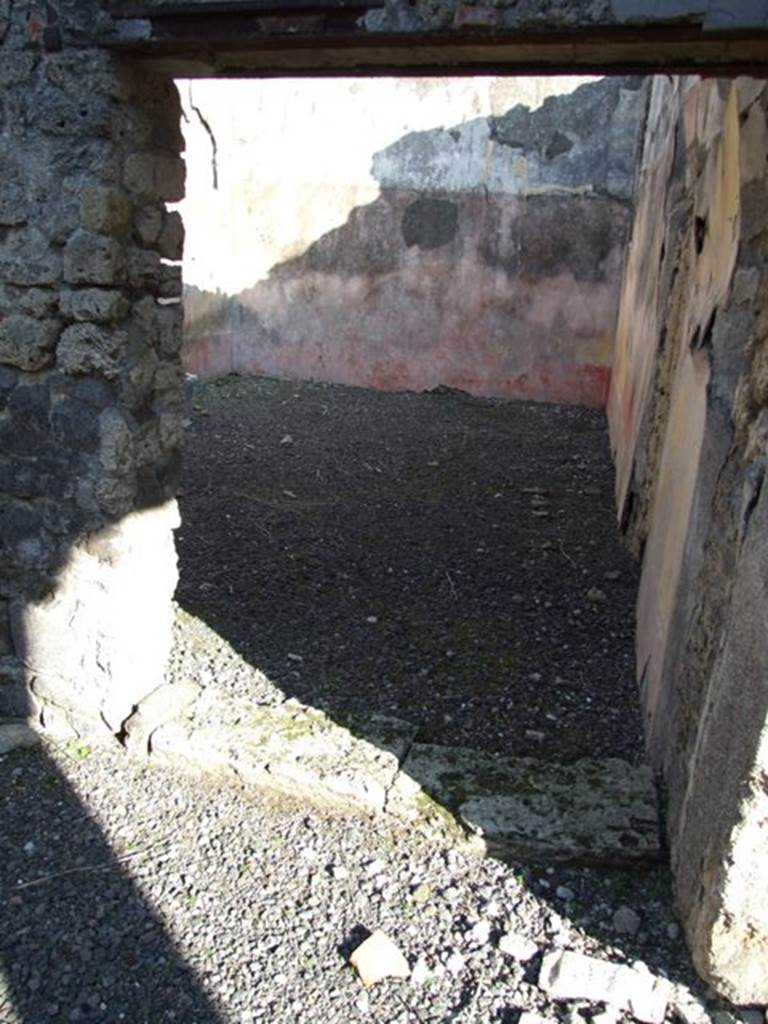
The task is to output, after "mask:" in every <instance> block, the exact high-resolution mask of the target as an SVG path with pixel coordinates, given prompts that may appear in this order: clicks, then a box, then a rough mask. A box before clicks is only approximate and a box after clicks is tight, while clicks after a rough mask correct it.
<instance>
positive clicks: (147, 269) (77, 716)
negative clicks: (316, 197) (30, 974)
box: [0, 5, 184, 734]
mask: <svg viewBox="0 0 768 1024" xmlns="http://www.w3.org/2000/svg"><path fill="white" fill-rule="evenodd" d="M80 6H81V13H82V6H83V5H80ZM0 13H2V12H0ZM2 34H3V36H4V38H3V42H2V49H1V50H0V181H2V183H3V184H2V193H1V194H0V402H1V405H0V408H1V409H2V414H1V415H2V418H1V419H0V451H1V454H0V494H1V495H2V497H1V498H0V545H1V547H0V558H1V559H2V570H3V571H2V583H1V584H0V586H1V587H2V590H1V591H0V593H1V602H2V603H1V604H0V612H1V614H2V628H1V629H0V654H2V662H0V666H1V674H0V715H10V716H23V715H25V714H28V713H30V712H32V713H33V714H34V715H35V716H39V719H40V721H41V722H42V724H44V725H45V726H46V728H48V729H50V730H52V731H54V732H56V733H59V734H69V733H71V731H72V730H76V731H77V732H78V733H89V732H93V731H94V730H105V727H106V729H107V730H109V732H111V733H113V734H117V733H119V732H120V730H121V728H122V722H123V720H124V719H125V718H126V717H127V716H128V715H129V714H130V713H131V710H132V708H133V707H134V705H135V704H136V703H138V701H139V700H140V698H141V697H142V696H144V695H146V693H148V692H150V691H151V690H152V689H154V687H155V686H157V685H158V683H159V681H160V680H161V678H162V672H163V664H164V660H165V654H166V652H167V648H168V643H169V638H170V623H171V614H170V605H169V599H170V597H171V594H172V592H173V588H174V585H175V555H174V552H173V544H172V537H171V532H170V531H171V528H172V527H173V525H174V523H175V515H176V513H175V505H174V502H173V495H174V491H175V486H176V476H177V471H178V466H179V442H180V417H179V409H180V398H181V379H182V378H181V370H180V367H179V363H178V351H179V346H180V342H181V306H180V303H179V295H180V291H181V270H180V265H179V263H178V261H179V260H180V258H181V250H182V243H183V231H182V226H181V223H180V219H179V217H178V215H177V214H175V213H168V212H166V210H165V202H166V201H170V200H178V199H180V198H181V196H182V194H183V189H184V165H183V162H182V160H181V159H180V157H179V151H180V148H181V145H182V140H181V135H180V130H179V107H178V100H177V96H176V93H175V88H174V86H173V85H172V83H170V82H169V81H167V80H165V79H161V78H156V77H155V76H153V75H151V74H148V73H147V72H146V71H145V70H143V69H141V70H136V69H132V68H130V67H128V66H127V65H126V64H125V63H123V62H121V61H120V60H119V59H116V58H113V57H112V56H110V55H109V54H107V53H104V52H102V51H94V50H92V51H88V50H85V51H80V52H75V51H71V50H65V51H64V52H61V53H45V52H43V50H42V48H41V46H40V45H39V43H40V41H41V40H39V39H38V38H37V37H36V29H35V23H34V22H33V20H31V19H30V20H27V19H26V18H25V17H24V11H23V10H21V9H19V8H16V9H14V16H13V21H12V22H11V23H10V25H9V27H8V29H6V31H4V32H3V33H2ZM164 626H165V628H163V627H164ZM30 704H32V705H33V706H30Z"/></svg>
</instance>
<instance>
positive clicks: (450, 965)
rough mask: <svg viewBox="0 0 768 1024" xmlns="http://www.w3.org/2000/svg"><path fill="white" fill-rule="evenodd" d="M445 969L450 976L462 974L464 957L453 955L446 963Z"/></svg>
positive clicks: (457, 954)
mask: <svg viewBox="0 0 768 1024" xmlns="http://www.w3.org/2000/svg"><path fill="white" fill-rule="evenodd" d="M445 969H446V970H447V971H448V973H449V974H454V975H456V974H461V972H462V971H463V970H464V957H463V956H462V955H461V953H451V955H450V956H449V957H448V959H447V960H446V961H445Z"/></svg>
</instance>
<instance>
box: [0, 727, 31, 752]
mask: <svg viewBox="0 0 768 1024" xmlns="http://www.w3.org/2000/svg"><path fill="white" fill-rule="evenodd" d="M39 742H40V734H39V733H38V732H36V731H35V730H34V729H33V728H32V727H31V726H29V725H27V723H26V722H3V721H0V756H2V755H3V754H8V753H10V751H11V750H16V749H17V748H18V747H33V746H35V744H36V743H39Z"/></svg>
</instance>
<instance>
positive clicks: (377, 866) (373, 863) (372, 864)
mask: <svg viewBox="0 0 768 1024" xmlns="http://www.w3.org/2000/svg"><path fill="white" fill-rule="evenodd" d="M386 867H387V865H386V864H385V863H384V861H383V860H380V859H379V858H378V857H376V858H375V859H374V860H369V861H368V863H367V864H366V865H365V873H366V875H367V876H368V877H369V878H375V877H376V875H380V874H381V873H382V872H383V871H385V870H386Z"/></svg>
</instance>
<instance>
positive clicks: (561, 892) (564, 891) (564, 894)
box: [555, 885, 576, 902]
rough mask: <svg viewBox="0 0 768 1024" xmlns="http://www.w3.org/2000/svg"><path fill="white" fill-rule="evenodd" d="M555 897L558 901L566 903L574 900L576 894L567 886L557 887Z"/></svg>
mask: <svg viewBox="0 0 768 1024" xmlns="http://www.w3.org/2000/svg"><path fill="white" fill-rule="evenodd" d="M555 895H556V896H557V898H558V899H560V900H565V901H566V902H569V901H570V900H573V899H575V898H576V893H575V892H574V891H573V889H570V888H569V887H568V886H567V885H558V887H557V889H555Z"/></svg>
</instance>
